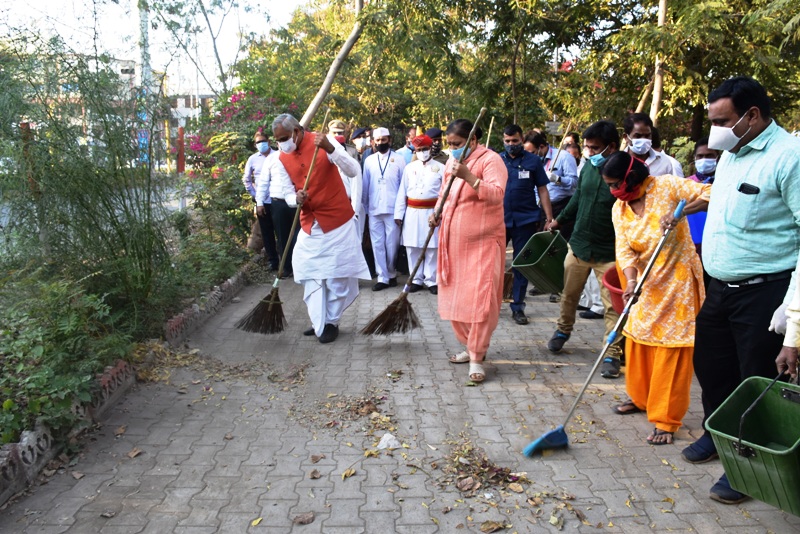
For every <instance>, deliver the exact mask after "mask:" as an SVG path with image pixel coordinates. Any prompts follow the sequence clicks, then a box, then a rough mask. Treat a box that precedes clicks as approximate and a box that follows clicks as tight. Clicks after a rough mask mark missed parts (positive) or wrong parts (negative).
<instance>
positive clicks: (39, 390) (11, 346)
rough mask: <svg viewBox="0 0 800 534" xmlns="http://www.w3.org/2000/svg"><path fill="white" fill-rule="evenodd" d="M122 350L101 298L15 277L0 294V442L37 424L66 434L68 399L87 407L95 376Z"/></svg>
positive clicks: (67, 285)
mask: <svg viewBox="0 0 800 534" xmlns="http://www.w3.org/2000/svg"><path fill="white" fill-rule="evenodd" d="M129 349H130V339H129V338H128V337H127V336H125V335H123V334H120V333H118V332H116V331H115V330H114V329H113V325H112V324H111V319H110V309H109V307H108V305H107V304H105V302H104V301H103V298H101V297H98V296H96V295H90V294H87V293H86V292H84V291H83V289H82V288H81V286H80V284H78V283H76V282H70V281H66V280H59V281H48V280H46V279H42V277H41V272H35V273H31V274H25V273H14V279H13V281H11V282H8V283H6V284H5V285H4V286H3V287H2V288H0V403H2V410H0V442H2V443H9V442H12V441H15V440H16V439H17V438H18V437H19V433H20V432H21V431H22V430H24V429H27V428H33V425H34V423H35V421H36V420H37V419H41V420H43V421H44V422H45V423H46V424H47V425H48V426H49V427H50V428H51V429H52V430H53V431H54V432H55V433H56V434H58V433H59V432H63V431H66V430H68V429H69V428H71V427H72V425H73V424H74V422H75V419H74V416H73V415H72V414H71V411H70V408H71V406H72V403H73V401H74V400H78V401H81V402H88V401H89V400H90V399H91V395H92V392H93V389H94V388H95V387H96V382H95V380H94V377H95V374H96V373H98V372H100V371H102V369H103V367H104V366H106V365H108V364H110V363H112V362H113V361H114V360H116V359H117V358H122V357H125V355H126V354H127V353H128V351H129Z"/></svg>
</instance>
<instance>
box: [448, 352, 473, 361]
mask: <svg viewBox="0 0 800 534" xmlns="http://www.w3.org/2000/svg"><path fill="white" fill-rule="evenodd" d="M449 360H450V363H467V362H468V361H469V352H467V351H462V352H459V353H458V354H453V355H452V356H450V358H449Z"/></svg>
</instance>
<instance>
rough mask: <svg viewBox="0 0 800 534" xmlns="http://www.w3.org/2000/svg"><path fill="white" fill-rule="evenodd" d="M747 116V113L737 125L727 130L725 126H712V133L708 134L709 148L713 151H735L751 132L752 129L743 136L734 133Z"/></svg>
mask: <svg viewBox="0 0 800 534" xmlns="http://www.w3.org/2000/svg"><path fill="white" fill-rule="evenodd" d="M746 116H747V114H746V113H745V114H744V115H742V117H741V118H740V119H739V120H738V121H736V124H734V125H733V126H732V127H731V128H726V127H725V126H714V125H713V124H712V125H711V131H710V132H709V134H708V148H710V149H711V150H728V151H730V150H733V149H734V148H735V147H736V145H738V144H739V141H741V140H742V137H744V136H745V135H747V134H748V132H750V128H748V129H747V131H746V132H745V133H743V134H742V135H741V136H738V135H736V134H735V133H733V129H734V128H736V126H737V125H738V124H739V123H740V122H742V119H744V118H745V117H746Z"/></svg>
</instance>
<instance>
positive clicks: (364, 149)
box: [350, 128, 372, 170]
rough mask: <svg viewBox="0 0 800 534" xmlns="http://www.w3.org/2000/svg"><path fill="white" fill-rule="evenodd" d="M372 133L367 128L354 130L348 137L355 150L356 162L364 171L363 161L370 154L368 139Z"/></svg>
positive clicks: (370, 147) (370, 148)
mask: <svg viewBox="0 0 800 534" xmlns="http://www.w3.org/2000/svg"><path fill="white" fill-rule="evenodd" d="M371 136H372V131H371V130H370V129H369V128H356V129H355V130H354V131H353V135H351V136H350V141H351V142H352V143H353V146H354V147H355V149H356V154H357V158H356V159H358V162H359V163H360V164H361V169H362V170H363V169H364V160H365V159H367V157H368V156H369V155H370V154H372V146H371V145H370V138H371Z"/></svg>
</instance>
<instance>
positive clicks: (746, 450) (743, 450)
mask: <svg viewBox="0 0 800 534" xmlns="http://www.w3.org/2000/svg"><path fill="white" fill-rule="evenodd" d="M782 376H783V371H781V372H780V373H778V376H776V377H775V378H773V379H772V382H770V384H769V385H768V386H767V387H766V389H764V391H762V392H761V395H759V396H758V397H757V398H756V400H754V401H753V404H751V405H750V407H749V408H747V409H746V410H745V411H744V413H743V414H742V416H741V417H740V418H739V441H738V443H737V444H736V452H738V453H739V456H744V457H749V456H753V454H755V451H753V449H752V448H750V447H743V446H742V434H743V432H744V418H745V417H747V416H748V415H749V414H750V412H752V411H753V408H755V407H756V404H758V401H760V400H761V399H763V398H764V395H766V394H767V393H768V392H769V390H770V389H772V386H774V385H775V383H776V382H777V381H778V380H779V379H780V377H782Z"/></svg>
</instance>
